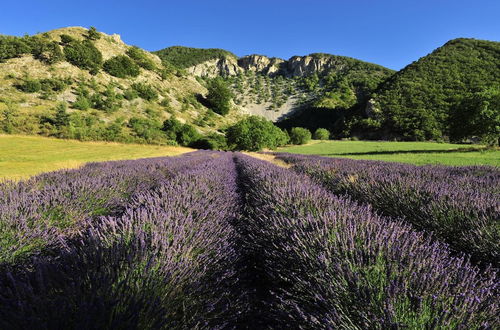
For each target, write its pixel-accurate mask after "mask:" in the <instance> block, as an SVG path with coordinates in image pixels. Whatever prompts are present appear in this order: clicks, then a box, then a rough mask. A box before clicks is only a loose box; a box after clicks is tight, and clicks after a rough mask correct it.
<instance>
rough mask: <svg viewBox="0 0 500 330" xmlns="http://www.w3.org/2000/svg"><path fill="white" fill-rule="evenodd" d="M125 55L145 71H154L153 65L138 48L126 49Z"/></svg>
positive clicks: (154, 66)
mask: <svg viewBox="0 0 500 330" xmlns="http://www.w3.org/2000/svg"><path fill="white" fill-rule="evenodd" d="M127 55H128V56H129V57H130V58H131V59H133V60H134V61H135V63H136V64H137V65H138V66H140V67H141V68H144V69H146V70H154V69H155V68H156V65H155V63H154V62H153V61H152V60H151V59H150V58H149V57H148V56H147V55H146V52H144V51H143V50H142V49H140V48H138V47H135V46H133V47H130V48H129V49H127Z"/></svg>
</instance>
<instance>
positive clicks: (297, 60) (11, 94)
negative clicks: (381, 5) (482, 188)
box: [0, 27, 500, 144]
mask: <svg viewBox="0 0 500 330" xmlns="http://www.w3.org/2000/svg"><path fill="white" fill-rule="evenodd" d="M499 44H500V43H498V42H489V41H481V40H473V39H457V40H453V41H450V42H448V43H447V44H446V45H444V46H443V47H440V48H438V49H437V50H436V51H434V52H433V53H431V54H429V55H428V56H426V57H424V58H422V59H420V60H418V61H416V62H414V63H412V64H410V65H409V66H407V67H406V68H404V69H403V70H401V71H399V72H397V73H396V72H394V71H392V70H390V69H387V68H384V67H382V66H380V65H376V64H372V63H367V62H363V61H360V60H357V59H354V58H349V57H344V56H336V55H330V54H321V53H315V54H310V55H306V56H293V57H291V58H290V59H288V60H284V59H280V58H275V57H267V56H263V55H257V54H254V55H248V56H243V57H237V56H236V55H235V54H233V53H231V52H229V51H226V50H223V49H198V48H188V47H181V46H174V47H169V48H165V49H163V50H160V51H156V52H147V51H145V50H142V49H140V48H138V47H134V46H130V45H127V44H125V43H124V42H123V41H122V40H121V39H120V36H119V35H116V34H114V35H106V34H104V33H100V32H98V31H96V30H95V29H86V28H82V27H71V28H63V29H58V30H54V31H49V32H46V33H42V34H38V35H35V36H25V37H9V36H0V131H3V132H7V133H20V134H41V135H47V136H58V137H65V138H77V139H81V140H114V141H131V142H132V141H133V142H147V143H175V142H174V140H175V141H177V142H178V143H179V141H182V142H181V143H184V144H185V143H187V142H186V141H189V140H190V139H191V140H192V139H194V138H195V137H196V136H199V135H200V134H203V135H207V134H212V135H213V134H220V133H221V132H223V131H224V130H225V128H227V127H228V126H229V125H231V124H232V123H234V122H236V121H237V120H239V119H241V118H243V117H244V116H246V115H258V116H262V117H265V118H267V119H270V120H272V121H275V122H277V123H278V125H280V126H281V127H284V128H289V127H293V126H304V127H307V128H309V129H311V130H315V129H316V128H319V127H323V128H327V129H329V130H330V131H331V133H332V136H334V137H348V136H352V135H356V136H359V137H368V138H370V137H372V138H402V139H440V138H443V137H444V138H446V137H447V135H451V136H452V137H453V136H455V137H456V138H457V139H459V138H463V137H467V136H462V135H463V134H462V135H461V134H457V133H456V132H458V131H467V132H469V133H467V135H468V136H473V135H474V134H476V135H481V134H483V133H477V132H478V131H480V130H481V129H480V127H479V126H481V123H484V122H485V120H486V121H487V122H488V123H490V124H488V125H489V126H488V125H486V127H493V128H492V129H490V128H486V129H484V130H486V131H488V132H490V131H492V130H494V127H496V126H495V125H496V124H495V120H494V118H496V117H495V116H496V112H495V111H493V114H490V113H489V112H488V111H489V110H488V109H486V110H484V109H485V108H484V104H486V103H487V104H496V103H495V102H497V101H498V100H497V95H498V94H500V92H498V91H499V90H500V88H499V87H498V86H499V85H500V68H499V63H500V56H499V54H500V50H499ZM215 78H217V79H215ZM214 81H217V84H216V85H218V86H219V87H220V86H223V85H226V86H227V87H225V88H226V89H227V88H228V89H229V90H228V91H227V92H225V93H226V95H229V96H230V101H229V103H228V105H227V107H225V110H224V112H221V111H217V109H216V107H214V103H213V102H211V101H210V100H208V99H207V97H209V96H210V93H209V92H208V89H207V88H209V86H211V85H212V83H213V82H214ZM485 102H486V103H485ZM467 107H469V108H470V107H475V108H477V109H479V110H477V113H478V114H476V112H474V113H472V112H471V114H469V115H467V114H466V112H464V111H455V110H454V109H465V108H467ZM481 109H482V110H481ZM227 110H229V111H227ZM483 110H484V111H483ZM490 112H491V111H490ZM173 117H175V118H176V119H178V121H177V122H178V123H179V124H177V122H175V121H174V122H173V123H174V124H175V125H174V126H175V127H181V128H179V129H180V130H181V131H182V132H183V133H181V131H178V132H177V133H175V134H173V133H172V134H173V135H172V134H170V135H169V134H166V133H165V127H164V121H165V120H167V119H171V118H173ZM450 118H451V119H453V118H459V119H455V123H457V122H467V121H470V122H473V123H475V124H474V125H475V126H474V127H465V128H464V127H461V126H457V125H454V124H452V123H451V121H450ZM484 118H486V119H484ZM491 118H493V119H491ZM171 124H172V123H169V124H168V125H171ZM168 125H167V126H168ZM172 125H173V124H172ZM176 125H177V126H176ZM178 125H184V126H178ZM497 126H498V125H497ZM478 127H479V128H478ZM176 129H177V128H176ZM453 132H455V133H453Z"/></svg>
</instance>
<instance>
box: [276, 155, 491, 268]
mask: <svg viewBox="0 0 500 330" xmlns="http://www.w3.org/2000/svg"><path fill="white" fill-rule="evenodd" d="M278 158H280V159H282V160H284V161H286V162H289V163H291V164H293V165H294V166H293V169H294V170H296V171H297V172H300V173H306V174H308V175H310V176H311V177H313V178H314V179H315V180H317V181H318V182H320V183H321V184H323V185H324V186H326V187H328V189H329V190H330V191H332V192H333V193H334V194H347V195H349V196H351V197H352V198H353V199H356V200H359V201H362V202H366V203H369V204H371V205H372V206H373V207H374V208H375V209H376V210H378V211H379V212H381V213H383V214H385V215H389V216H395V217H402V218H404V219H405V220H406V221H408V222H409V223H411V224H412V225H413V226H414V227H415V228H417V229H419V230H424V231H428V232H431V233H432V234H433V235H434V236H435V237H437V238H438V239H440V240H442V241H444V242H446V243H447V244H449V245H450V246H451V247H452V248H453V249H454V250H455V251H458V252H465V253H468V254H471V255H472V258H473V259H474V260H475V261H479V262H484V263H492V264H493V265H494V266H496V267H498V266H499V265H500V170H498V169H496V168H494V167H477V166H476V167H474V166H473V167H445V166H421V167H419V166H413V165H407V164H395V163H386V162H376V161H360V160H351V159H334V158H326V157H318V156H303V155H293V154H279V155H278Z"/></svg>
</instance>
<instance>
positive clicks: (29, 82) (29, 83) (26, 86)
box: [16, 79, 42, 93]
mask: <svg viewBox="0 0 500 330" xmlns="http://www.w3.org/2000/svg"><path fill="white" fill-rule="evenodd" d="M16 88H17V89H19V90H20V91H22V92H25V93H36V92H39V91H40V90H41V89H42V84H41V83H40V80H36V79H26V80H24V81H23V82H22V83H21V84H18V85H16Z"/></svg>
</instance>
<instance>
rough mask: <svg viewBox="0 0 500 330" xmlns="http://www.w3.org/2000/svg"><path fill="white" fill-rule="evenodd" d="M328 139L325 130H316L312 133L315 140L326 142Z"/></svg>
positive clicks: (328, 133)
mask: <svg viewBox="0 0 500 330" xmlns="http://www.w3.org/2000/svg"><path fill="white" fill-rule="evenodd" d="M329 138H330V132H329V131H328V130H327V129H325V128H318V129H317V130H316V131H315V132H314V139H315V140H328V139H329Z"/></svg>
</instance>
